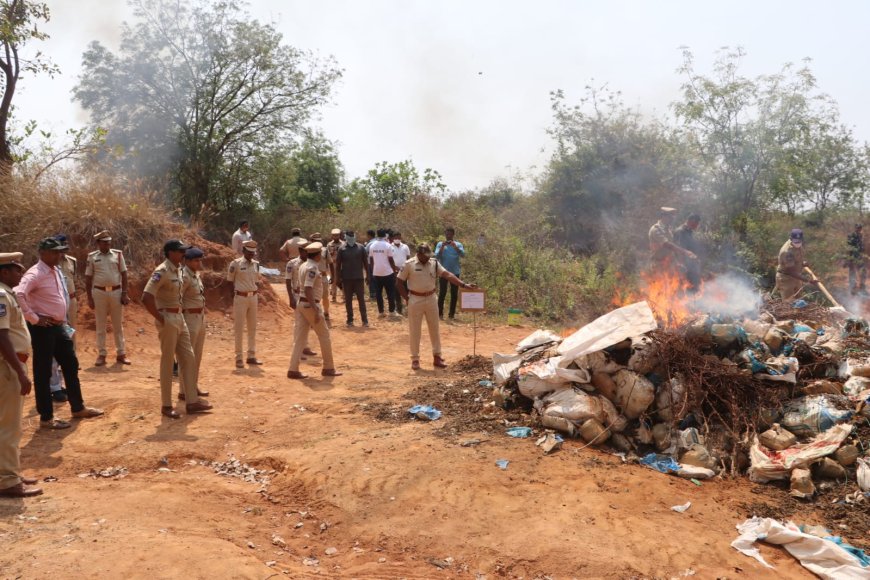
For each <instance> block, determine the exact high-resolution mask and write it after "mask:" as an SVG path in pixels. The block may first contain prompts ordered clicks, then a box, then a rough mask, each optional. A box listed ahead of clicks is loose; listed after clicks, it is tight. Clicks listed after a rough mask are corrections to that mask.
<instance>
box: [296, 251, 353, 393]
mask: <svg viewBox="0 0 870 580" xmlns="http://www.w3.org/2000/svg"><path fill="white" fill-rule="evenodd" d="M304 251H305V252H307V253H308V260H307V261H306V262H305V263H304V265H302V266H301V267H300V268H299V286H300V288H302V295H301V296H300V297H299V302H298V304H299V307H298V308H297V309H296V326H295V328H294V329H293V354H292V356H291V357H290V370H288V371H287V378H288V379H305V378H308V376H307V375H304V374H302V373H301V372H299V361H300V360H301V359H302V350H303V348H304V347H305V342H306V337H307V336H308V330H309V329H314V332H315V334H317V339H318V340H319V341H320V350H321V352H323V370H322V371H321V372H320V374H321V375H323V376H325V377H338V376H341V374H342V373H340V372H337V371H336V370H335V363H334V362H333V359H332V342H331V340H330V338H329V328H328V327H327V326H326V320H325V318H324V316H323V306H322V305H321V300H323V296H324V294H325V292H324V291H323V285H324V280H323V275H322V273H321V271H320V265H319V263H320V261H321V260H323V244H321V243H320V242H313V243H310V244H308V245H307V246H305V248H304Z"/></svg>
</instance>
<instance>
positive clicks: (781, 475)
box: [749, 423, 852, 483]
mask: <svg viewBox="0 0 870 580" xmlns="http://www.w3.org/2000/svg"><path fill="white" fill-rule="evenodd" d="M851 432H852V424H851V423H841V424H839V425H834V426H833V427H831V428H830V429H828V430H827V431H825V432H824V433H819V434H818V435H816V436H815V438H814V439H813V440H812V441H810V442H809V443H798V444H797V445H792V446H791V447H789V448H788V449H783V450H782V451H774V450H773V449H768V448H767V447H765V446H764V445H762V444H761V443H759V441H758V437H755V441H754V442H753V443H752V447H750V448H749V459H750V461H751V462H752V465H751V467H750V468H749V479H750V480H751V481H754V482H756V483H766V482H768V481H774V480H777V479H788V477H789V474H790V473H791V470H792V469H794V468H796V467H807V466H808V465H809V464H810V463H812V462H813V461H815V460H816V459H819V458H820V457H825V456H826V455H830V454H831V453H833V452H834V451H836V450H837V449H839V447H840V445H841V444H842V443H843V441H845V439H846V437H848V436H849V433H851Z"/></svg>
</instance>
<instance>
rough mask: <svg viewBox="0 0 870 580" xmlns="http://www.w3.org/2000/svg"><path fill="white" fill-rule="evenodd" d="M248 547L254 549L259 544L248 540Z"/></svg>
mask: <svg viewBox="0 0 870 580" xmlns="http://www.w3.org/2000/svg"><path fill="white" fill-rule="evenodd" d="M248 547H249V548H250V549H252V550H253V549H254V548H256V547H257V545H256V544H254V542H248Z"/></svg>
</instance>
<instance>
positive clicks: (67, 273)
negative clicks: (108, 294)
mask: <svg viewBox="0 0 870 580" xmlns="http://www.w3.org/2000/svg"><path fill="white" fill-rule="evenodd" d="M58 266H60V271H61V272H62V273H63V278H64V280H65V281H66V291H67V294H69V295H70V297H73V296H75V295H76V274H78V268H79V262H78V260H76V259H75V258H73V257H72V256H64V257H63V259H62V260H61V261H60V264H58ZM112 286H114V284H112Z"/></svg>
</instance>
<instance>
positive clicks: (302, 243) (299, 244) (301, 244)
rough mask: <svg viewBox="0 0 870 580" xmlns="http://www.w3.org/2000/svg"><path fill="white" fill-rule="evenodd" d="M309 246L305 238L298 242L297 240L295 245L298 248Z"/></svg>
mask: <svg viewBox="0 0 870 580" xmlns="http://www.w3.org/2000/svg"><path fill="white" fill-rule="evenodd" d="M308 244H309V242H308V240H306V239H305V238H299V239H298V240H296V243H295V244H294V245H295V246H296V247H297V248H304V247H305V246H307V245H308Z"/></svg>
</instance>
